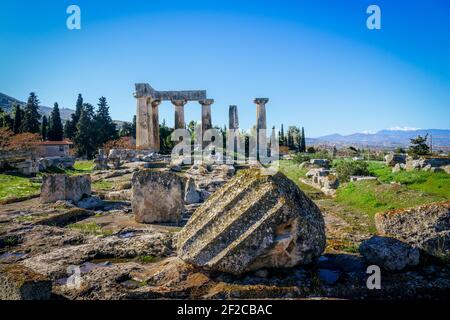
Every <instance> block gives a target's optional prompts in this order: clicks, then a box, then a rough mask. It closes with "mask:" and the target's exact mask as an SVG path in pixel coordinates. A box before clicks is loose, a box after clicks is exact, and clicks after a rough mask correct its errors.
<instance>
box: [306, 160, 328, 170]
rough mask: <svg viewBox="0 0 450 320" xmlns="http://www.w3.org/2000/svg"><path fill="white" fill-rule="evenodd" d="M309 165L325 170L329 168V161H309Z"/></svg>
mask: <svg viewBox="0 0 450 320" xmlns="http://www.w3.org/2000/svg"><path fill="white" fill-rule="evenodd" d="M309 163H310V164H312V165H314V166H318V167H321V168H326V169H327V168H328V167H329V166H330V161H328V159H311V160H310V161H309Z"/></svg>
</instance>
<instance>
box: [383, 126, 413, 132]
mask: <svg viewBox="0 0 450 320" xmlns="http://www.w3.org/2000/svg"><path fill="white" fill-rule="evenodd" d="M388 130H391V131H416V130H420V128H415V127H400V126H396V127H391V128H389V129H388Z"/></svg>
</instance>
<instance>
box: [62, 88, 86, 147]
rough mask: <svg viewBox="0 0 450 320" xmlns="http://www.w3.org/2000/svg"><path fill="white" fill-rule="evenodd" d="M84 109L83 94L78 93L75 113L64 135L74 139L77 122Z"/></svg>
mask: <svg viewBox="0 0 450 320" xmlns="http://www.w3.org/2000/svg"><path fill="white" fill-rule="evenodd" d="M82 109H83V96H82V95H81V93H79V94H78V98H77V103H76V105H75V113H72V115H71V120H70V122H69V123H68V124H67V128H66V130H65V134H64V136H65V137H66V138H68V139H73V138H74V137H75V134H76V132H77V124H78V121H79V120H80V116H81V111H82Z"/></svg>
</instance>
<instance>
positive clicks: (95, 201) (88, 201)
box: [77, 196, 103, 210]
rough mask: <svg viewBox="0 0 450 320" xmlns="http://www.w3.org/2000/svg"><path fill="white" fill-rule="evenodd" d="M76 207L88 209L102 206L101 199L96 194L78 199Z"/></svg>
mask: <svg viewBox="0 0 450 320" xmlns="http://www.w3.org/2000/svg"><path fill="white" fill-rule="evenodd" d="M77 207H79V208H83V209H89V210H94V209H99V208H101V207H103V201H102V199H100V198H99V197H98V196H92V197H87V198H84V199H82V200H80V201H78V202H77Z"/></svg>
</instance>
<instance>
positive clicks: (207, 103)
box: [199, 99, 214, 134]
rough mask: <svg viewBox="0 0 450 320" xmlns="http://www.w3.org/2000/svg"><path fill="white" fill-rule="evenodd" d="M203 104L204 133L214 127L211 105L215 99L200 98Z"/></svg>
mask: <svg viewBox="0 0 450 320" xmlns="http://www.w3.org/2000/svg"><path fill="white" fill-rule="evenodd" d="M199 103H200V104H201V105H202V134H203V133H204V132H205V131H206V130H208V129H211V128H212V121H211V105H212V104H213V103H214V99H204V100H199Z"/></svg>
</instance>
